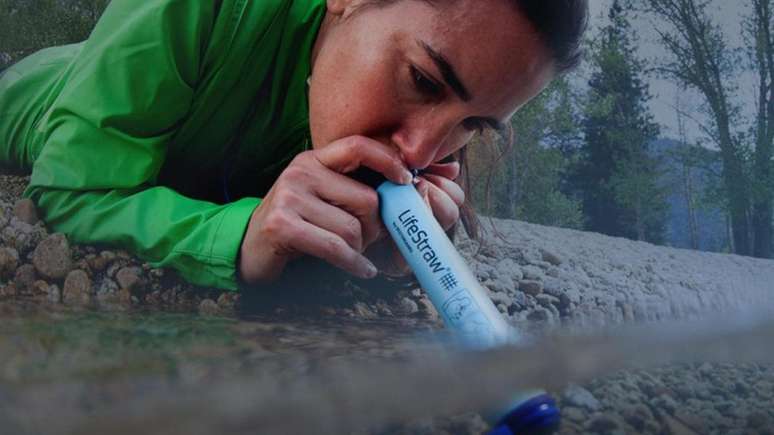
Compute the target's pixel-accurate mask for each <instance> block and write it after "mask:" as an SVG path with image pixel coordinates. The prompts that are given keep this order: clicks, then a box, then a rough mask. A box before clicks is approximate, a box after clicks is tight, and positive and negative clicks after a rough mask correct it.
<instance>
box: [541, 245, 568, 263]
mask: <svg viewBox="0 0 774 435" xmlns="http://www.w3.org/2000/svg"><path fill="white" fill-rule="evenodd" d="M540 251H541V252H540V253H541V254H542V257H543V261H545V262H548V263H551V264H552V265H554V266H559V265H561V264H562V263H564V260H562V257H560V256H559V255H558V254H556V253H554V252H552V251H549V250H547V249H541V250H540Z"/></svg>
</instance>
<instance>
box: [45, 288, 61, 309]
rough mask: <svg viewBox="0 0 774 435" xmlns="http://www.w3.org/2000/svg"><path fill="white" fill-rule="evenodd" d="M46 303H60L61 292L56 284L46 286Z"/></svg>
mask: <svg viewBox="0 0 774 435" xmlns="http://www.w3.org/2000/svg"><path fill="white" fill-rule="evenodd" d="M48 301H49V302H52V303H55V304H58V303H61V302H62V290H60V289H59V286H58V285H56V284H51V285H50V286H48Z"/></svg>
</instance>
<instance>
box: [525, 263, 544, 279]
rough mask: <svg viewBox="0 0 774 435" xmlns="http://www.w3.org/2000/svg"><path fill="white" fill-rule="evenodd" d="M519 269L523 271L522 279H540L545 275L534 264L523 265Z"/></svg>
mask: <svg viewBox="0 0 774 435" xmlns="http://www.w3.org/2000/svg"><path fill="white" fill-rule="evenodd" d="M521 271H522V272H523V276H524V279H526V280H528V281H530V280H531V281H542V280H543V277H544V276H545V274H544V273H543V270H542V269H540V268H539V267H536V266H524V267H523V268H522V269H521Z"/></svg>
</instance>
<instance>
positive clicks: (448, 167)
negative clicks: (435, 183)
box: [423, 162, 460, 180]
mask: <svg viewBox="0 0 774 435" xmlns="http://www.w3.org/2000/svg"><path fill="white" fill-rule="evenodd" d="M424 174H435V175H438V176H440V177H444V178H448V179H449V180H456V179H457V177H459V176H460V164H459V163H458V162H448V163H433V164H432V165H430V166H428V167H427V168H425V170H424V171H423V175H424Z"/></svg>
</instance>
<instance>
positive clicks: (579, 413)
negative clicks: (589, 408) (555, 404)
mask: <svg viewBox="0 0 774 435" xmlns="http://www.w3.org/2000/svg"><path fill="white" fill-rule="evenodd" d="M562 418H566V419H568V420H570V421H574V422H576V423H584V422H585V421H586V420H588V415H587V414H586V412H584V411H583V410H582V409H580V408H577V407H575V406H563V407H562Z"/></svg>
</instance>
